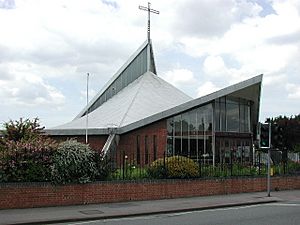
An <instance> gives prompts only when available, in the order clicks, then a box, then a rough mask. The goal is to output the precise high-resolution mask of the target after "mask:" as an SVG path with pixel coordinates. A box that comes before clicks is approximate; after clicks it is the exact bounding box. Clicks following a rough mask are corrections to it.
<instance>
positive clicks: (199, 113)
mask: <svg viewBox="0 0 300 225" xmlns="http://www.w3.org/2000/svg"><path fill="white" fill-rule="evenodd" d="M204 113H205V111H204V109H203V107H201V108H198V110H197V124H198V134H201V135H202V134H203V131H204V118H205V115H204Z"/></svg>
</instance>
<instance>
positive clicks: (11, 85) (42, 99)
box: [0, 74, 65, 107]
mask: <svg viewBox="0 0 300 225" xmlns="http://www.w3.org/2000/svg"><path fill="white" fill-rule="evenodd" d="M0 85H1V89H0V98H1V99H5V101H4V102H3V104H5V105H19V106H20V107H21V106H25V107H41V106H43V107H53V106H54V107H60V106H62V105H63V104H64V102H65V97H64V95H63V94H62V93H61V92H60V91H58V90H57V89H56V88H55V87H53V86H51V85H49V84H46V83H45V82H44V81H43V80H42V79H41V78H40V77H38V76H35V75H32V74H26V75H24V76H23V75H19V76H17V77H16V78H15V79H13V80H8V81H0Z"/></svg>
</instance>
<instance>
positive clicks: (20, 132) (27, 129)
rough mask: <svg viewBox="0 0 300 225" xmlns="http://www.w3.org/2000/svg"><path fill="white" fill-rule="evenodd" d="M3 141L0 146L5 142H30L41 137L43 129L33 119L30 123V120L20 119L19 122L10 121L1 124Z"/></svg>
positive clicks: (37, 121) (36, 119)
mask: <svg viewBox="0 0 300 225" xmlns="http://www.w3.org/2000/svg"><path fill="white" fill-rule="evenodd" d="M3 126H4V129H5V130H4V131H3V139H2V141H1V143H2V144H5V142H6V141H21V140H32V139H34V138H37V137H38V136H39V135H41V133H42V131H43V129H44V127H41V126H40V124H39V119H38V118H35V119H33V120H32V121H31V120H30V119H25V120H23V118H20V119H19V120H15V121H13V120H10V121H8V122H6V123H4V124H3Z"/></svg>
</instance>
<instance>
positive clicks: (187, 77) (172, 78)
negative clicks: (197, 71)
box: [162, 69, 195, 86]
mask: <svg viewBox="0 0 300 225" xmlns="http://www.w3.org/2000/svg"><path fill="white" fill-rule="evenodd" d="M162 78H164V79H165V80H166V81H168V82H170V83H171V84H173V85H175V86H181V85H189V84H190V85H191V84H193V83H194V82H195V77H194V74H193V72H192V71H190V70H188V69H174V70H171V71H168V72H166V73H165V74H163V75H162Z"/></svg>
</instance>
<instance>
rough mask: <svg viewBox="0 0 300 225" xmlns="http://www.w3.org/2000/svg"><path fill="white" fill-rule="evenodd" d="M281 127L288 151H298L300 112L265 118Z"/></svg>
mask: <svg viewBox="0 0 300 225" xmlns="http://www.w3.org/2000/svg"><path fill="white" fill-rule="evenodd" d="M267 121H270V122H271V123H277V124H278V125H279V126H281V127H282V128H283V139H284V145H285V147H287V148H288V149H289V150H290V151H300V114H299V115H295V116H290V117H287V116H278V117H275V118H270V119H267Z"/></svg>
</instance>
